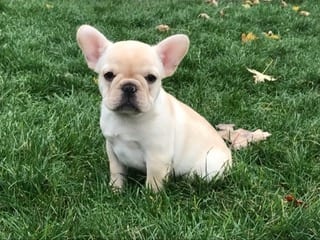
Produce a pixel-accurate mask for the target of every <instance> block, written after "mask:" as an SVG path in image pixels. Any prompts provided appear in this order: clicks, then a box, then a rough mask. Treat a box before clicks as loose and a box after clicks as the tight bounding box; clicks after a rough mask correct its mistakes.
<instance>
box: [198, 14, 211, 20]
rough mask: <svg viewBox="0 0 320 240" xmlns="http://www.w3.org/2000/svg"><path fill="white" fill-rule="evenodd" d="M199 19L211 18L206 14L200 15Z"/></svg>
mask: <svg viewBox="0 0 320 240" xmlns="http://www.w3.org/2000/svg"><path fill="white" fill-rule="evenodd" d="M198 17H199V18H203V19H209V18H210V17H209V15H208V14H206V13H200V14H199V16H198Z"/></svg>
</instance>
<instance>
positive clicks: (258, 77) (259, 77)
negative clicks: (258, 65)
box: [247, 68, 277, 83]
mask: <svg viewBox="0 0 320 240" xmlns="http://www.w3.org/2000/svg"><path fill="white" fill-rule="evenodd" d="M247 70H248V71H249V72H251V73H253V74H254V75H253V78H254V83H259V82H265V81H275V80H277V79H276V78H274V77H272V76H270V75H266V74H263V73H261V72H259V71H257V70H254V69H250V68H247Z"/></svg>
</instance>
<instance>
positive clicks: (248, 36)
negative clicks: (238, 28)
mask: <svg viewBox="0 0 320 240" xmlns="http://www.w3.org/2000/svg"><path fill="white" fill-rule="evenodd" d="M257 39H258V38H257V36H256V35H254V34H253V33H252V32H249V33H248V34H245V33H242V34H241V41H242V42H243V43H246V42H251V41H254V40H257Z"/></svg>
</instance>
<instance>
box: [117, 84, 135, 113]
mask: <svg viewBox="0 0 320 240" xmlns="http://www.w3.org/2000/svg"><path fill="white" fill-rule="evenodd" d="M137 90H138V89H137V86H136V85H134V84H132V83H127V84H125V85H123V86H122V87H121V91H122V97H121V102H120V104H119V106H118V107H117V109H116V111H122V112H140V110H139V108H138V106H137V102H136V92H137Z"/></svg>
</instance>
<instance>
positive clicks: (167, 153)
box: [77, 25, 232, 191]
mask: <svg viewBox="0 0 320 240" xmlns="http://www.w3.org/2000/svg"><path fill="white" fill-rule="evenodd" d="M77 40H78V43H79V46H80V47H81V49H82V50H83V53H84V55H85V57H86V60H87V63H88V66H89V67H90V68H91V69H93V70H95V71H96V72H97V73H98V74H99V89H100V92H101V95H102V98H103V99H102V104H101V117H100V127H101V130H102V133H103V135H104V136H105V138H106V140H107V152H108V157H109V163H110V174H111V176H110V184H111V185H112V186H113V187H115V188H122V187H123V184H124V181H125V175H126V171H127V167H132V168H136V169H140V170H142V171H145V172H146V174H147V182H146V184H147V186H148V187H151V188H152V189H153V190H154V191H157V190H159V189H161V187H162V184H163V181H164V180H165V179H166V178H167V176H168V175H169V174H171V173H173V172H174V174H176V175H181V174H194V173H195V174H198V175H200V176H201V177H203V178H204V179H207V180H210V179H212V178H213V177H215V176H221V175H222V173H223V172H224V170H225V169H227V168H228V167H230V166H231V162H232V161H231V152H230V150H229V149H228V147H227V146H226V144H225V143H224V142H223V140H222V139H221V137H220V136H219V135H218V134H217V132H216V130H215V129H214V128H213V127H212V126H211V125H210V124H209V123H208V122H207V121H206V120H205V119H204V118H203V117H201V116H200V115H199V114H198V113H196V112H195V111H193V110H192V109H191V108H190V107H188V106H186V105H185V104H183V103H181V102H179V101H178V100H177V99H176V98H174V97H173V96H171V95H170V94H168V93H167V92H166V91H165V90H164V89H163V88H162V87H161V80H162V79H163V78H165V77H168V76H171V75H172V74H173V73H174V71H175V70H176V68H177V66H178V64H179V63H180V61H181V60H182V59H183V57H184V55H185V54H186V52H187V50H188V47H189V40H188V37H187V36H185V35H174V36H171V37H169V38H167V39H165V40H163V41H161V42H160V43H159V44H157V45H155V46H149V45H147V44H144V43H141V42H137V41H124V42H118V43H112V42H110V41H109V40H107V39H106V38H105V37H104V36H103V35H102V34H101V33H100V32H98V31H97V30H96V29H94V28H92V27H90V26H88V25H83V26H81V27H80V28H79V30H78V33H77ZM109 71H112V72H113V73H115V74H114V75H115V77H114V79H113V80H112V81H106V79H104V77H103V75H104V74H105V73H106V72H109ZM148 74H153V75H154V76H156V77H157V81H156V82H154V83H148V82H147V81H146V79H145V77H146V76H147V75H148ZM128 83H129V84H134V85H135V86H136V89H137V91H136V92H135V105H136V107H137V108H138V109H139V111H138V112H134V111H131V109H130V108H129V109H127V110H123V111H120V110H117V109H118V108H117V107H118V106H121V104H122V101H123V99H124V93H123V90H122V87H123V86H124V85H125V84H128Z"/></svg>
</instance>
